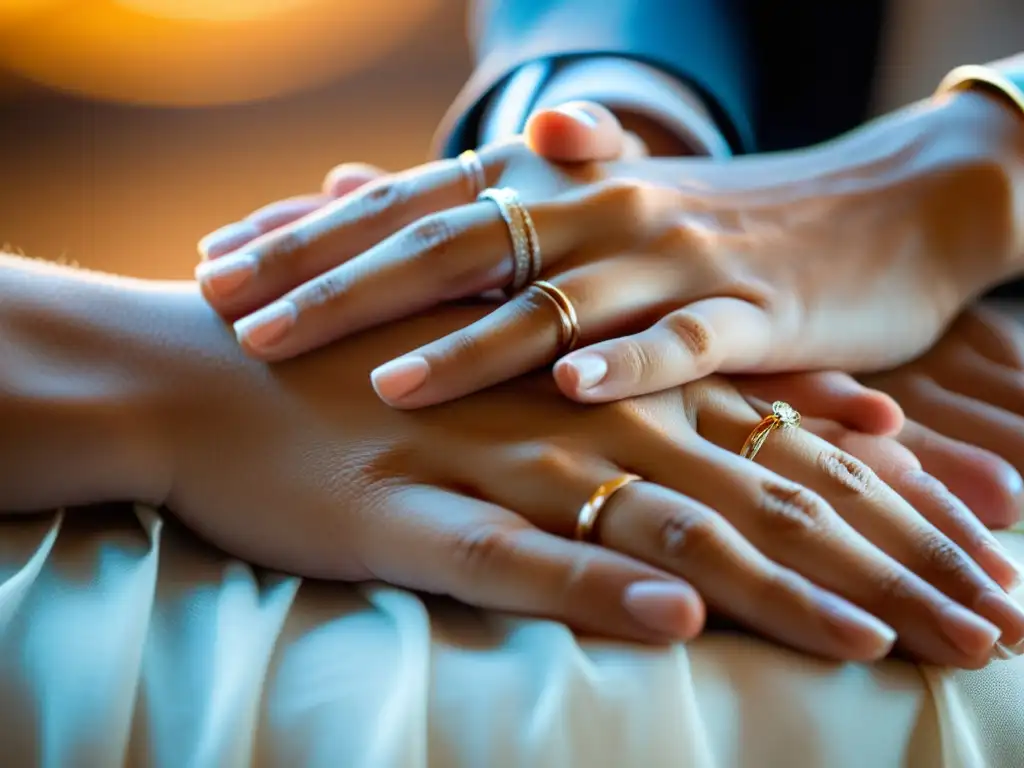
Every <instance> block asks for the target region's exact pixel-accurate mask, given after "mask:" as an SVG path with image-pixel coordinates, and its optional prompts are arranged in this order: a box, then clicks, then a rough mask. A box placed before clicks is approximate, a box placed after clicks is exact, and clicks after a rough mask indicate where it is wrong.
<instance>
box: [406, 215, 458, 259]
mask: <svg viewBox="0 0 1024 768" xmlns="http://www.w3.org/2000/svg"><path fill="white" fill-rule="evenodd" d="M407 238H408V243H409V246H410V250H411V252H412V253H416V254H421V255H423V256H425V257H427V258H428V259H429V260H430V261H433V260H434V259H437V258H443V257H444V256H445V254H446V253H447V252H448V250H449V248H450V247H451V244H452V242H453V241H454V240H455V231H454V229H453V227H452V225H451V222H449V221H448V219H447V218H446V217H445V216H439V215H433V216H426V217H424V218H422V219H420V220H419V221H417V222H416V223H415V224H413V225H412V226H411V227H410V228H409V230H408V233H407Z"/></svg>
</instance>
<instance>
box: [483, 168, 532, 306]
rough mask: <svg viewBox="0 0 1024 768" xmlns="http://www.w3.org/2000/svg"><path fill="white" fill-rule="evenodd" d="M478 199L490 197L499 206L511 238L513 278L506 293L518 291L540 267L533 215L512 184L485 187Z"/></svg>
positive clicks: (510, 294)
mask: <svg viewBox="0 0 1024 768" xmlns="http://www.w3.org/2000/svg"><path fill="white" fill-rule="evenodd" d="M477 200H490V201H491V202H493V203H494V204H495V205H497V206H498V212H499V213H500V214H501V218H502V220H503V221H504V222H505V226H506V227H508V234H509V239H511V241H512V280H511V282H510V283H509V285H508V286H507V287H506V289H505V293H506V294H507V295H509V296H512V295H513V294H516V293H519V291H521V290H523V288H525V287H526V285H527V284H529V282H530V281H531V280H534V279H536V277H537V275H539V274H540V270H541V258H540V241H539V239H538V237H537V229H536V227H534V225H533V218H532V217H531V216H530V212H529V211H527V210H526V206H524V205H523V204H522V201H521V200H520V199H519V193H518V192H516V191H515V190H514V189H512V188H511V187H488V188H487V189H485V190H484V191H483V192H481V193H480V194H479V195H477Z"/></svg>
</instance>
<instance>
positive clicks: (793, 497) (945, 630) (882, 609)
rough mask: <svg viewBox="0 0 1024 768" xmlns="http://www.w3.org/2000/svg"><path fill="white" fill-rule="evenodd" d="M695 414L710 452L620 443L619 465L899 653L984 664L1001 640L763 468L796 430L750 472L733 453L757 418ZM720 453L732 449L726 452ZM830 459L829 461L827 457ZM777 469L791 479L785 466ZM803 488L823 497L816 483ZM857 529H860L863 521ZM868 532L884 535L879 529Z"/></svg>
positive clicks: (771, 446)
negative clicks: (893, 638)
mask: <svg viewBox="0 0 1024 768" xmlns="http://www.w3.org/2000/svg"><path fill="white" fill-rule="evenodd" d="M740 405H742V406H743V408H740V407H739V406H740ZM696 407H697V409H698V415H697V418H698V424H699V426H700V429H701V434H702V435H704V436H705V437H706V438H707V439H708V440H710V441H711V442H710V443H709V442H701V443H694V444H693V445H684V446H673V445H671V444H666V445H663V446H662V447H661V449H660V450H657V451H655V450H651V448H650V447H646V449H645V448H644V447H643V446H638V445H633V444H631V440H630V439H628V436H619V438H618V440H617V443H616V446H617V448H618V450H619V451H621V452H622V456H621V457H619V456H616V458H618V460H619V461H625V460H627V457H633V458H632V464H627V466H628V467H629V468H630V469H632V470H633V471H635V472H636V473H637V474H641V475H642V476H644V477H649V478H651V479H652V480H659V479H660V480H661V482H662V484H665V485H668V486H670V487H672V488H673V489H674V490H676V491H678V492H680V493H682V494H684V495H686V496H689V497H691V498H696V499H697V500H699V501H701V502H703V503H705V504H706V505H708V506H710V507H712V508H714V509H717V510H719V511H720V512H721V513H722V514H723V515H725V516H727V517H728V519H729V520H730V522H732V523H733V525H735V526H736V528H737V529H738V530H739V532H740V533H741V534H742V535H744V536H745V537H746V538H747V539H748V540H749V541H750V542H751V543H752V544H754V546H756V547H757V548H758V549H759V550H760V551H762V552H763V553H764V554H765V555H766V556H767V557H770V558H771V559H772V560H774V561H775V562H778V563H780V564H781V565H784V566H786V567H788V568H791V569H792V570H794V571H796V572H798V573H800V574H802V575H804V576H806V577H807V578H809V579H811V580H812V581H813V582H815V583H816V584H818V585H819V586H821V587H823V588H825V589H828V590H830V591H832V592H834V593H836V594H838V595H840V596H842V597H843V598H845V599H847V600H849V601H850V602H852V603H854V604H856V605H858V606H859V607H860V608H862V609H864V610H866V611H868V612H869V613H870V614H872V615H873V616H876V617H878V618H879V619H881V620H882V621H883V622H885V623H886V624H888V625H889V626H891V627H892V628H893V629H895V630H896V632H897V633H898V635H899V638H900V643H901V646H902V647H904V648H907V649H908V650H909V651H910V652H911V653H913V654H914V655H915V656H916V657H917V658H919V659H921V660H923V661H927V662H929V663H935V664H945V665H952V666H960V667H968V668H973V667H976V666H979V665H981V664H983V663H984V662H985V661H986V660H987V659H988V657H989V655H990V654H991V652H992V650H993V648H994V644H995V641H996V640H997V639H998V637H999V629H998V628H997V627H995V626H993V625H992V624H991V623H989V622H988V621H986V620H985V619H982V618H981V617H979V616H977V615H976V614H975V613H973V612H971V611H969V610H967V609H966V608H964V607H962V606H961V605H959V604H958V603H957V602H955V601H954V600H953V599H951V598H950V597H948V596H946V595H945V594H943V593H942V592H941V591H939V590H938V589H936V588H935V587H933V586H932V585H930V584H929V583H927V582H926V581H925V580H924V579H923V578H921V577H920V576H919V575H917V574H916V573H914V572H913V571H912V570H911V569H910V568H908V567H907V566H905V565H903V564H902V563H900V562H899V561H897V560H896V559H895V558H893V557H892V556H890V555H889V554H887V553H886V552H884V551H883V550H882V549H880V548H879V546H877V545H876V544H875V543H874V541H873V540H869V538H868V537H865V535H863V534H862V533H860V532H859V531H858V530H856V529H855V528H854V527H853V525H852V523H851V522H847V521H846V520H845V519H844V518H843V516H842V515H841V514H839V513H838V511H837V509H835V508H834V507H833V506H832V505H831V504H830V503H829V502H828V501H827V500H826V499H825V498H823V496H822V495H821V494H820V493H817V492H815V491H814V490H812V489H811V488H808V487H805V486H804V485H802V484H800V483H798V482H796V481H795V480H793V479H790V478H788V477H786V476H784V475H781V474H777V473H776V472H773V471H772V470H771V469H770V468H768V467H765V466H762V465H761V462H762V456H764V457H765V459H767V458H768V457H770V456H772V455H773V454H774V453H778V452H780V451H781V450H784V447H785V444H786V442H788V440H789V439H790V437H789V435H788V434H786V433H790V432H795V431H796V430H786V433H780V432H778V431H776V432H775V433H773V434H772V435H771V436H770V437H769V440H768V443H767V444H766V445H765V447H764V448H763V449H762V451H761V453H760V454H758V461H757V462H753V461H749V460H747V459H743V458H741V457H740V456H739V455H738V453H736V452H735V451H738V450H739V447H740V446H742V444H743V441H744V440H745V439H746V436H747V434H749V432H750V431H751V429H752V428H753V426H754V425H755V424H756V423H757V414H756V412H753V410H752V409H750V410H746V409H749V406H747V405H746V404H745V403H742V402H739V403H737V402H736V399H731V398H722V397H721V396H718V397H711V396H709V398H708V400H707V403H706V405H701V404H697V405H696ZM666 442H667V441H666ZM712 443H714V445H713V444H712ZM717 445H723V446H730V450H723V449H721V448H718V447H716V446H717ZM695 454H696V455H698V456H700V455H707V456H709V457H713V464H712V459H710V458H709V459H708V460H707V466H705V467H704V468H701V469H698V468H696V467H694V461H693V456H694V455H695ZM828 455H830V456H831V455H834V451H833V453H831V454H828ZM684 461H688V462H689V464H688V466H689V467H690V469H689V470H688V471H686V472H681V471H680V470H679V467H680V466H687V465H686V464H684V463H683V462H684ZM776 461H778V459H776ZM830 465H831V462H828V463H825V464H824V465H822V469H820V470H819V472H818V473H819V474H821V475H824V476H825V477H827V478H829V482H831V483H838V481H836V480H832V478H834V477H838V476H841V475H839V474H838V473H832V474H829V468H830ZM713 467H714V468H713ZM782 469H785V470H787V471H792V470H789V467H788V465H787V466H785V467H782ZM808 474H810V473H808ZM808 479H809V480H810V481H811V482H812V483H814V484H816V485H818V487H819V488H820V487H821V482H822V481H821V480H820V479H817V480H816V479H814V478H808ZM841 489H842V493H840V494H838V495H839V496H841V495H842V494H843V493H845V494H851V495H852V492H851V491H850V490H849V489H848V488H847V487H846V486H845V485H844V486H841ZM830 495H831V496H832V498H833V500H834V501H836V503H837V504H840V505H841V506H842V507H843V508H844V509H845V510H846V511H847V514H849V507H850V504H849V502H846V501H845V500H843V499H842V498H836V496H837V494H830ZM858 523H859V524H860V525H861V527H864V525H863V521H858ZM875 526H876V527H882V526H881V524H878V523H876V524H875ZM871 533H872V534H874V533H875V532H874V531H872V532H871ZM887 533H888V532H887Z"/></svg>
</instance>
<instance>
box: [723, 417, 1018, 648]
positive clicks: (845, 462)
mask: <svg viewBox="0 0 1024 768" xmlns="http://www.w3.org/2000/svg"><path fill="white" fill-rule="evenodd" d="M764 412H770V409H765V411H764ZM748 424H749V422H748ZM707 428H708V429H710V428H711V426H710V425H709V426H708V427H707ZM735 428H736V432H735V435H734V437H733V438H732V439H736V440H738V439H742V434H743V432H744V431H746V430H745V428H744V426H743V425H742V423H736V424H735ZM836 429H837V431H839V432H845V430H843V429H842V428H841V427H838V425H837V426H836ZM705 434H707V433H706V432H705ZM708 436H709V437H710V435H708ZM715 442H717V440H716V441H715ZM757 462H758V463H759V464H762V465H763V466H765V467H767V468H769V469H771V470H773V471H775V472H777V473H778V474H779V475H781V476H783V477H786V478H789V479H790V480H792V481H793V482H796V483H799V484H800V485H801V486H803V487H805V488H808V489H809V490H811V491H813V492H815V493H817V494H818V495H820V496H821V498H823V499H824V500H825V501H826V502H828V504H829V505H830V506H831V507H832V508H833V509H834V510H835V511H836V512H838V513H839V516H840V517H842V518H843V520H845V521H846V522H847V523H849V525H850V526H852V528H853V529H854V530H855V531H857V532H858V533H860V534H861V535H862V536H863V537H864V538H865V539H866V540H867V541H870V542H872V543H873V544H874V545H875V546H876V547H878V548H879V549H880V550H881V551H883V552H885V553H886V554H887V555H889V556H890V557H891V558H892V559H893V560H895V561H896V562H898V563H901V564H902V565H904V566H905V567H906V568H907V569H909V571H910V572H912V573H913V574H916V575H917V576H918V577H920V578H919V579H918V583H921V582H924V583H927V585H930V586H931V587H934V588H937V589H938V590H941V592H942V593H944V594H945V595H948V596H949V597H950V598H952V599H953V600H955V601H957V602H958V603H959V604H960V605H962V606H966V607H967V608H969V609H970V611H973V612H974V614H977V616H980V617H982V618H983V619H985V620H986V621H987V622H991V624H993V625H995V627H997V628H998V629H999V630H1000V631H1001V632H1002V633H1003V636H1004V637H1012V638H1014V640H1013V641H1012V642H1014V643H1015V642H1017V641H1018V640H1020V639H1022V638H1024V610H1021V609H1020V608H1019V607H1018V606H1017V605H1016V604H1015V603H1013V602H1012V601H1011V600H1010V599H1009V598H1008V596H1007V595H1006V594H1005V593H1004V592H1003V591H1002V590H1001V589H1000V588H999V587H998V585H997V584H996V583H995V582H994V581H993V580H992V579H991V578H990V577H989V576H988V575H987V574H986V573H985V572H984V571H983V570H982V569H981V567H980V566H979V565H978V564H977V563H976V562H975V561H974V560H972V559H971V558H970V557H969V556H968V555H967V553H966V552H964V551H963V549H962V548H960V547H959V546H958V545H957V544H956V543H955V542H954V541H953V540H951V539H950V538H949V537H948V536H946V535H945V534H943V533H942V532H941V530H940V529H939V528H937V527H936V526H935V525H934V524H932V523H931V522H930V521H929V519H928V518H929V517H930V516H932V515H936V516H939V517H942V515H943V509H942V508H941V507H940V508H938V509H936V508H935V507H934V506H927V507H925V508H918V509H915V508H914V507H912V506H911V505H910V504H908V503H907V501H906V500H905V499H903V498H901V497H900V495H899V494H898V493H896V492H895V491H894V490H893V489H892V488H891V487H889V486H888V485H886V484H885V483H884V482H883V481H882V480H881V479H880V478H879V476H878V475H877V474H876V473H874V472H872V471H871V470H870V469H869V468H868V467H867V466H866V465H864V464H863V463H862V462H860V461H858V460H857V459H856V458H854V457H853V456H852V455H850V454H849V453H846V452H845V451H842V450H841V449H839V448H837V447H836V446H835V445H833V444H831V443H829V442H826V441H825V440H823V439H821V438H819V437H818V436H816V435H813V434H810V433H809V432H807V431H806V430H802V429H786V430H776V431H775V432H774V433H773V434H772V435H771V436H770V437H769V439H768V442H767V443H766V444H765V446H764V448H763V449H762V450H761V452H760V453H758V454H757ZM908 487H910V486H909V484H908ZM933 498H934V497H931V496H926V495H923V494H917V499H918V500H919V501H922V502H925V501H932V500H933ZM978 527H979V528H980V527H981V526H980V525H978ZM961 532H962V533H963V534H964V537H969V536H971V533H972V532H970V531H961ZM975 533H976V532H975ZM907 576H909V574H907ZM900 580H901V581H905V580H906V577H905V576H903V577H900ZM865 607H866V606H865ZM939 607H940V609H941V611H942V613H941V614H940V617H941V621H940V622H939V624H938V626H935V625H933V624H931V623H930V621H929V622H927V623H926V622H920V623H918V622H915V623H914V624H912V625H908V626H907V627H906V631H904V632H901V644H902V645H903V647H905V648H907V649H908V650H910V651H911V652H913V653H916V654H918V655H921V656H924V657H928V656H929V655H930V654H934V653H936V652H938V651H941V650H942V649H941V648H939V647H938V646H937V644H936V643H935V642H934V640H935V637H934V634H933V631H932V630H934V629H939V630H941V631H943V632H944V633H945V634H946V636H947V640H948V641H950V642H949V643H947V645H948V646H950V647H951V648H952V650H953V651H954V652H955V656H954V657H953V658H949V657H948V655H947V658H948V659H949V660H950V661H951V662H952V663H956V664H958V665H971V664H972V660H974V661H981V662H984V661H986V660H987V658H988V655H989V653H990V652H991V646H986V645H985V643H986V642H987V639H986V638H987V634H986V633H987V631H988V630H989V629H990V627H985V626H984V624H985V622H981V621H978V620H977V617H976V616H973V615H972V614H971V612H970V611H965V610H964V609H963V608H960V607H959V606H956V605H955V604H951V603H948V602H947V604H946V605H944V606H942V605H940V606H939ZM869 610H870V608H869ZM882 618H887V617H884V616H883V617H882ZM922 618H924V619H929V620H930V618H931V617H922ZM898 629H899V627H898ZM933 658H934V657H933ZM953 659H955V661H954V660H953Z"/></svg>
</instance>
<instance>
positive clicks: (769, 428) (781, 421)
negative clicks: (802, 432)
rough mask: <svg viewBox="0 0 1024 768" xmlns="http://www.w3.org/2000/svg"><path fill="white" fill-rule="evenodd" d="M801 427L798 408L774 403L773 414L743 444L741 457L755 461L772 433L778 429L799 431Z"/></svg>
mask: <svg viewBox="0 0 1024 768" xmlns="http://www.w3.org/2000/svg"><path fill="white" fill-rule="evenodd" d="M799 426H800V413H799V412H798V411H797V410H796V408H794V407H793V406H791V405H790V404H789V403H785V402H783V401H782V400H776V401H775V402H774V403H772V412H771V413H770V414H768V415H767V416H765V417H764V418H763V419H761V421H760V422H759V423H758V425H757V426H756V427H754V429H753V431H752V432H751V433H750V436H749V437H747V440H746V442H745V443H743V448H742V449H741V450H740V456H742V457H743V458H744V459H750V460H751V461H753V460H754V459H755V458H756V457H757V454H758V451H760V450H761V447H762V446H763V445H764V444H765V443H766V442H767V441H768V438H769V437H770V436H771V434H772V432H774V431H775V430H777V429H797V428H798V427H799Z"/></svg>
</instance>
